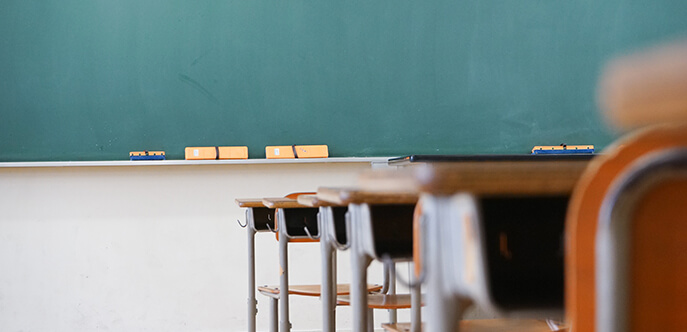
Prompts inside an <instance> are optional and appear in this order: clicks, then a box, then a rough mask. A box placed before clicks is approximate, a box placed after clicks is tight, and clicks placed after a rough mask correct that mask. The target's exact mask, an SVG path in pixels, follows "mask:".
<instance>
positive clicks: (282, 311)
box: [277, 211, 291, 332]
mask: <svg viewBox="0 0 687 332" xmlns="http://www.w3.org/2000/svg"><path fill="white" fill-rule="evenodd" d="M280 212H281V211H280ZM279 216H283V213H278V217H277V221H278V222H279V226H278V227H279V267H280V270H279V274H280V275H279V300H280V301H279V318H280V319H281V321H280V324H279V325H280V331H282V332H288V331H290V330H291V322H289V253H288V250H289V238H288V235H287V234H286V220H284V218H283V217H279Z"/></svg>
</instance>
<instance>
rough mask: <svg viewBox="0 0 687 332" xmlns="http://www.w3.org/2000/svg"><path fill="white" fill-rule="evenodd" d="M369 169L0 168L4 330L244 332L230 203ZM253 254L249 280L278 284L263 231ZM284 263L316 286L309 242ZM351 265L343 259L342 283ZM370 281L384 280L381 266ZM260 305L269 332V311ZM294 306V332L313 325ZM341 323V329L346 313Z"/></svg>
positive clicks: (241, 277)
mask: <svg viewBox="0 0 687 332" xmlns="http://www.w3.org/2000/svg"><path fill="white" fill-rule="evenodd" d="M369 167H370V164H369V163H345V164H344V163H332V164H329V163H328V164H274V165H194V166H105V167H46V168H0V331H242V330H245V329H246V315H247V314H246V297H247V293H246V265H247V264H246V233H245V230H244V229H242V228H240V227H239V226H238V225H237V222H236V220H237V219H240V220H241V221H243V220H244V212H243V210H242V209H240V208H238V207H237V206H236V205H235V203H234V199H235V198H238V197H244V198H247V197H267V196H281V195H284V194H286V193H290V192H294V191H309V190H316V189H317V187H318V186H350V185H352V184H354V183H355V179H356V178H357V174H358V173H359V172H360V171H362V170H365V169H368V168H369ZM256 248H257V255H256V256H257V259H258V264H257V270H258V271H257V277H256V280H257V283H258V284H259V285H260V284H277V283H278V276H277V267H278V265H277V258H278V257H277V242H276V241H275V240H274V237H273V235H271V234H265V233H261V234H258V238H257V240H256ZM290 257H291V259H290V269H291V280H292V281H293V282H299V283H319V282H320V277H319V276H320V256H319V248H318V245H317V244H295V245H292V246H291V251H290ZM348 263H349V256H348V255H346V254H339V278H340V281H348V280H349V269H348V265H349V264H348ZM370 273H371V274H370V281H372V282H381V279H382V278H381V268H380V266H379V264H375V265H374V266H373V267H372V269H371V272H370ZM258 301H259V309H258V310H259V313H258V316H259V319H258V329H259V330H266V329H267V324H266V321H265V320H266V318H267V314H268V312H269V310H268V307H267V303H268V301H267V300H266V299H265V298H263V297H262V296H260V295H258ZM291 303H292V308H293V309H292V316H291V322H292V323H293V327H294V330H319V329H321V317H320V302H319V300H318V299H316V298H298V297H293V299H292V301H291ZM400 317H401V319H407V318H406V317H408V316H407V314H406V313H403V314H401V315H400ZM337 318H338V323H339V324H338V326H339V327H340V328H342V329H348V327H349V326H350V311H349V310H348V309H347V308H340V309H338V317H337ZM385 319H386V314H385V313H383V312H379V313H377V314H376V320H377V322H381V321H382V320H385Z"/></svg>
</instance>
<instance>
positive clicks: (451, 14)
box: [0, 0, 687, 161]
mask: <svg viewBox="0 0 687 332" xmlns="http://www.w3.org/2000/svg"><path fill="white" fill-rule="evenodd" d="M686 14H687V1H684V0H655V1H639V0H604V1H598V0H567V1H553V0H460V1H457V0H427V1H407V0H366V1H341V0H336V1H333V0H287V1H271V0H270V1H265V0H222V1H220V0H204V1H199V0H165V1H160V0H146V1H140V0H117V1H111V0H61V1H54V0H44V1H33V0H4V1H2V2H0V161H39V160H47V161H52V160H118V159H127V158H128V152H129V151H135V150H145V149H148V150H164V151H166V152H167V156H168V159H183V150H184V147H186V146H214V145H247V146H248V147H249V154H250V156H251V157H252V158H260V157H264V147H265V146H266V145H290V144H328V145H329V147H330V155H331V156H335V157H338V156H389V155H405V154H486V153H489V154H499V153H511V154H517V153H529V151H530V149H531V148H532V146H534V145H557V144H560V143H566V144H594V145H596V146H597V150H599V149H600V148H603V147H604V146H605V145H607V144H608V143H609V142H610V141H611V140H612V139H613V138H614V137H615V133H612V132H610V131H609V130H608V129H606V126H605V124H604V123H603V121H602V119H601V116H600V115H599V112H598V110H597V107H596V104H595V91H596V83H597V80H598V76H599V73H600V70H601V68H602V67H603V64H604V63H605V62H606V61H608V59H610V58H612V57H613V56H616V55H619V54H625V53H627V52H630V51H634V50H637V49H640V48H643V47H646V46H650V45H654V44H656V43H661V42H664V41H671V40H675V39H678V38H684V37H686V36H687V19H685V17H686Z"/></svg>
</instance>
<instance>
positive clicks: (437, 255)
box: [422, 197, 461, 332]
mask: <svg viewBox="0 0 687 332" xmlns="http://www.w3.org/2000/svg"><path fill="white" fill-rule="evenodd" d="M449 203H450V199H449V198H446V197H430V198H428V199H427V200H426V201H424V202H423V204H424V205H423V207H424V208H425V209H426V210H425V211H426V213H427V219H426V234H423V236H424V238H423V239H422V241H423V242H424V243H425V246H424V247H425V248H426V249H427V255H426V256H425V257H426V261H425V262H423V263H424V264H426V266H427V270H426V271H427V310H428V312H429V314H428V317H427V331H430V332H434V331H458V325H459V324H458V321H459V317H460V316H459V315H457V314H458V313H459V312H460V309H461V307H460V303H459V300H458V298H457V297H456V296H455V295H453V294H451V292H450V291H449V289H448V287H446V283H445V280H444V279H445V276H444V271H443V268H442V256H443V255H442V253H443V250H442V248H443V247H444V245H443V244H442V243H441V241H442V238H443V237H442V236H441V231H442V230H441V224H442V222H450V221H451V220H450V219H449V218H448V217H449V209H448V208H447V207H448V206H449Z"/></svg>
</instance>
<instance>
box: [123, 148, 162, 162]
mask: <svg viewBox="0 0 687 332" xmlns="http://www.w3.org/2000/svg"><path fill="white" fill-rule="evenodd" d="M165 159H166V158H165V152H164V151H148V150H145V151H132V152H129V160H165Z"/></svg>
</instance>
